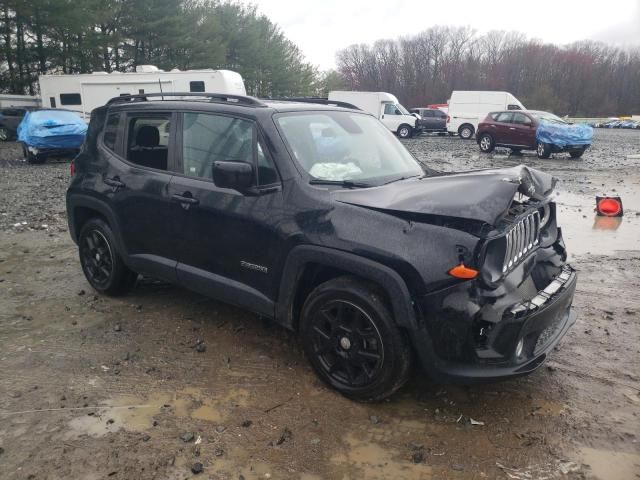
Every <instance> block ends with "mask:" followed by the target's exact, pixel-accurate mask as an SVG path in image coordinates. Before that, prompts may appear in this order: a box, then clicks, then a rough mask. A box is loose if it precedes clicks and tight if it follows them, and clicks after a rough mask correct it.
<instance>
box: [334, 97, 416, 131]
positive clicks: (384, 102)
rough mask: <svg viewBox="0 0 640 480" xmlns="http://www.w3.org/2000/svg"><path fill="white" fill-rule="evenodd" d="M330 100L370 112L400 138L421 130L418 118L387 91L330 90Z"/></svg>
mask: <svg viewBox="0 0 640 480" xmlns="http://www.w3.org/2000/svg"><path fill="white" fill-rule="evenodd" d="M329 100H332V101H338V102H345V103H349V104H351V105H354V106H356V107H358V108H359V109H360V110H362V111H364V112H367V113H370V114H371V115H373V116H374V117H376V118H377V119H379V120H380V121H381V122H382V123H383V124H384V125H385V126H386V127H387V128H388V129H389V130H391V131H392V132H393V133H395V134H396V135H398V136H399V137H400V138H409V137H412V136H413V135H414V134H415V133H417V132H419V131H420V127H419V125H418V119H417V118H416V117H414V116H413V115H411V113H409V111H408V110H407V109H406V108H404V107H403V106H402V105H401V104H400V102H399V101H398V99H397V98H396V97H395V96H393V95H391V94H390V93H386V92H351V91H339V90H336V91H333V92H329Z"/></svg>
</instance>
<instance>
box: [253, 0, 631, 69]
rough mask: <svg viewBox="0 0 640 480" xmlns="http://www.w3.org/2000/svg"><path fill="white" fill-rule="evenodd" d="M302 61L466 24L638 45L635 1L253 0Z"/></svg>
mask: <svg viewBox="0 0 640 480" xmlns="http://www.w3.org/2000/svg"><path fill="white" fill-rule="evenodd" d="M252 3H255V4H257V5H258V10H259V11H260V12H262V13H264V14H266V15H267V16H268V17H269V18H270V19H271V20H272V21H274V22H275V23H277V24H278V25H279V26H280V27H281V28H282V30H283V31H284V33H285V34H286V35H287V37H288V38H289V39H290V40H292V41H293V42H295V43H296V44H297V45H298V46H299V47H300V48H301V49H302V51H303V53H304V54H305V56H306V58H307V60H308V61H309V62H311V63H312V64H314V65H317V66H319V67H320V68H321V69H327V68H333V67H335V53H336V51H338V50H340V49H341V48H344V47H346V46H348V45H351V44H353V43H371V42H373V41H375V40H378V39H380V38H397V37H399V36H405V35H411V34H413V33H418V32H421V31H422V30H426V29H427V28H429V27H430V26H433V25H457V26H465V25H469V26H471V27H472V28H474V29H476V30H477V31H478V32H481V33H482V32H486V31H489V30H518V31H520V32H522V33H524V34H526V35H527V36H528V37H531V38H538V39H541V40H544V41H547V42H553V43H560V44H564V43H570V42H573V41H576V40H584V39H595V40H603V41H607V42H610V43H615V44H617V45H632V44H634V45H638V44H640V0H598V1H594V0H583V1H578V0H535V1H533V2H530V1H525V0H519V1H498V0H484V1H479V0H454V1H450V0H440V1H437V2H435V1H424V0H386V1H381V0H253V2H252Z"/></svg>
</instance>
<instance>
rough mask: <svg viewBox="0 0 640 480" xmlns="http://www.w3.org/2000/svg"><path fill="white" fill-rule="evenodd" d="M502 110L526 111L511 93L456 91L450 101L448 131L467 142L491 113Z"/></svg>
mask: <svg viewBox="0 0 640 480" xmlns="http://www.w3.org/2000/svg"><path fill="white" fill-rule="evenodd" d="M500 110H526V109H525V108H524V105H522V103H520V100H518V99H517V98H516V97H514V96H513V95H511V94H510V93H509V92H483V91H477V92H476V91H467V92H465V91H459V90H454V91H453V92H452V93H451V98H450V99H449V112H448V117H447V131H448V132H449V133H451V134H454V133H457V134H458V135H460V137H461V138H464V139H465V140H468V139H470V138H471V137H473V134H474V133H475V132H476V130H477V129H478V123H480V122H481V121H482V120H484V119H485V117H486V116H487V114H488V113H489V112H496V111H500Z"/></svg>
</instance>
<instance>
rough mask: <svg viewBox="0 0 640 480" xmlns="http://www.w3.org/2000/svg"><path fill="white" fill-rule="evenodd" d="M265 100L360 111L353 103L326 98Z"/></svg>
mask: <svg viewBox="0 0 640 480" xmlns="http://www.w3.org/2000/svg"><path fill="white" fill-rule="evenodd" d="M265 100H275V101H278V102H302V103H317V104H319V105H335V106H336V107H342V108H350V109H352V110H360V109H359V108H358V107H356V106H355V105H353V104H351V103H347V102H340V101H338V100H329V99H328V98H325V97H287V98H265Z"/></svg>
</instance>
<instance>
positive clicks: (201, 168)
mask: <svg viewBox="0 0 640 480" xmlns="http://www.w3.org/2000/svg"><path fill="white" fill-rule="evenodd" d="M253 138H254V129H253V124H252V123H251V122H249V121H247V120H242V119H239V118H232V117H224V116H221V115H211V114H208V113H185V114H184V121H183V131H182V172H183V173H184V174H185V175H189V176H191V177H201V178H206V179H212V178H213V171H212V167H213V163H214V162H217V161H225V162H246V163H251V164H253V153H254V152H253V148H254V147H253V146H254V140H253Z"/></svg>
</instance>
